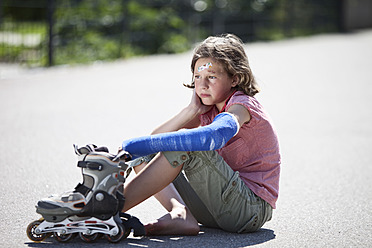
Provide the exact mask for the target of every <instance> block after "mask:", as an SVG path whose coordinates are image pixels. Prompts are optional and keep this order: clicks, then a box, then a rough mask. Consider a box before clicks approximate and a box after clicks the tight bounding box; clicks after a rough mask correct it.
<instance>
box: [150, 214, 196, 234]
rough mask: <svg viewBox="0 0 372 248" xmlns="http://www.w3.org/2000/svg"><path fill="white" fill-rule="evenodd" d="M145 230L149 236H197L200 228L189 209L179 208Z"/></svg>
mask: <svg viewBox="0 0 372 248" xmlns="http://www.w3.org/2000/svg"><path fill="white" fill-rule="evenodd" d="M145 230H146V235H147V236H156V235H197V234H198V233H199V230H200V228H199V225H198V222H197V221H196V219H195V218H194V216H192V214H191V212H190V211H189V210H188V209H187V208H186V209H185V208H177V209H173V210H172V211H171V212H169V213H168V214H166V215H164V216H163V217H161V218H160V219H158V220H156V221H154V222H152V223H149V224H147V225H145Z"/></svg>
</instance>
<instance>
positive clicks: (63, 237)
mask: <svg viewBox="0 0 372 248" xmlns="http://www.w3.org/2000/svg"><path fill="white" fill-rule="evenodd" d="M75 236H76V233H69V234H60V233H58V232H55V233H53V237H54V239H55V240H57V241H58V242H61V243H66V242H68V241H70V240H71V239H73V238H74V237H75Z"/></svg>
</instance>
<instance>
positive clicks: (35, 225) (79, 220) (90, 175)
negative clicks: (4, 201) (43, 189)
mask: <svg viewBox="0 0 372 248" xmlns="http://www.w3.org/2000/svg"><path fill="white" fill-rule="evenodd" d="M74 147H75V153H76V154H77V155H78V165H77V166H78V167H79V168H81V170H82V175H83V183H79V184H78V185H77V186H76V187H75V190H74V191H72V192H65V193H63V194H61V195H52V196H50V197H48V198H44V199H42V200H40V201H38V203H37V205H36V212H37V213H39V214H41V215H42V216H43V218H41V219H40V220H37V221H34V222H32V223H30V224H29V226H28V227H27V235H28V237H29V238H30V239H31V240H33V241H35V242H41V241H43V240H44V239H45V238H47V237H48V236H50V235H51V234H53V236H54V238H55V239H56V240H58V241H59V242H66V241H69V240H70V239H72V238H73V237H74V236H75V235H76V234H78V235H79V236H80V238H81V239H82V240H84V241H86V242H92V241H94V240H95V239H97V238H98V237H100V236H102V234H103V235H105V238H106V239H107V240H108V241H110V242H113V243H116V242H119V241H120V240H122V239H123V238H126V237H128V235H129V234H130V232H131V229H132V228H137V229H138V230H137V233H140V234H141V236H143V235H144V228H143V225H142V223H140V222H139V220H138V219H137V218H135V217H132V216H130V215H127V214H123V213H120V210H121V209H122V208H123V206H124V201H125V199H124V196H123V194H122V188H123V184H124V182H125V171H126V169H127V167H128V166H127V165H126V163H125V162H126V161H128V160H129V159H130V156H129V154H127V153H121V154H120V156H119V154H118V155H116V156H115V155H113V154H110V153H109V152H108V150H107V148H105V147H100V148H97V147H96V146H94V145H87V146H85V147H81V148H78V147H77V146H75V145H74ZM123 216H125V218H124V217H123ZM134 218H135V219H134ZM133 221H134V222H135V226H133V225H128V223H132V222H133ZM142 229H143V230H142ZM138 236H139V235H138Z"/></svg>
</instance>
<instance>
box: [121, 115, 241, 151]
mask: <svg viewBox="0 0 372 248" xmlns="http://www.w3.org/2000/svg"><path fill="white" fill-rule="evenodd" d="M239 127H240V126H239V122H238V120H237V119H236V117H235V116H234V115H233V114H230V113H227V112H224V113H221V114H218V115H217V116H216V117H215V118H214V120H213V122H212V123H211V124H209V125H207V126H203V127H198V128H193V129H183V130H180V131H177V132H169V133H161V134H155V135H149V136H143V137H138V138H133V139H129V140H125V141H124V142H123V144H122V147H123V150H124V151H127V152H129V153H130V154H131V155H132V156H133V158H137V157H141V156H145V155H148V154H153V153H156V152H161V151H211V150H217V149H220V148H222V147H223V146H224V145H225V144H226V143H227V142H228V141H229V140H230V139H231V138H232V137H234V136H235V135H236V134H237V133H238V132H239Z"/></svg>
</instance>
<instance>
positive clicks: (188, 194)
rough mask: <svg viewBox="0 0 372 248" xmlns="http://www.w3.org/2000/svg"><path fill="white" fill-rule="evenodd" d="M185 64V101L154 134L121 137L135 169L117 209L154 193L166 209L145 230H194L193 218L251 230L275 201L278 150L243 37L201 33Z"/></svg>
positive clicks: (236, 229)
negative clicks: (189, 93)
mask: <svg viewBox="0 0 372 248" xmlns="http://www.w3.org/2000/svg"><path fill="white" fill-rule="evenodd" d="M191 71H192V73H193V81H192V84H191V85H186V86H187V87H189V88H193V89H194V93H193V97H192V99H191V102H190V103H189V105H188V106H187V107H185V108H184V109H182V110H181V112H180V113H179V114H177V115H176V116H174V117H173V118H172V119H170V120H168V121H167V122H165V123H164V124H163V125H161V126H160V127H158V128H156V129H155V130H154V131H153V133H152V135H150V136H145V137H140V138H134V139H131V140H126V141H124V142H123V146H122V148H123V150H125V151H127V152H129V153H130V154H131V155H132V156H133V157H134V158H137V159H135V160H134V161H133V164H132V166H135V167H134V168H135V171H136V172H137V173H138V174H137V176H136V177H135V178H134V179H133V180H132V181H131V182H129V183H128V184H127V185H126V186H125V188H124V196H125V198H126V201H125V206H124V208H123V211H124V212H125V211H127V210H129V209H130V208H132V207H134V206H136V205H137V204H139V203H140V202H142V201H144V200H145V199H147V198H148V197H150V196H152V195H154V196H155V197H156V198H157V199H158V200H159V202H160V203H161V204H162V205H163V206H164V207H165V208H166V209H167V210H168V212H169V213H168V214H166V215H165V216H163V217H161V218H160V219H158V220H156V221H154V222H152V223H148V224H147V225H146V226H145V229H146V234H147V235H196V234H198V232H199V225H198V223H201V224H203V225H204V226H207V227H214V228H221V229H223V230H225V231H229V232H237V233H246V232H253V231H256V230H258V229H259V228H261V227H262V225H263V224H264V223H265V222H267V221H269V220H270V219H271V216H272V209H273V208H275V203H276V200H277V198H278V188H279V173H280V154H279V144H278V139H277V136H276V132H275V130H274V129H273V126H272V124H271V121H270V119H269V117H268V115H267V114H266V113H265V111H264V109H263V108H262V106H261V105H260V103H259V102H258V101H257V100H256V99H255V98H254V95H255V94H256V93H258V92H259V89H258V87H257V84H256V82H255V80H254V77H253V75H252V72H251V69H250V67H249V64H248V58H247V55H246V54H245V52H244V48H243V43H242V41H241V40H240V39H239V38H238V37H237V36H235V35H232V34H227V35H222V36H219V37H209V38H207V39H206V40H205V41H204V42H202V43H201V44H200V45H199V46H197V47H196V49H195V51H194V54H193V58H192V62H191ZM181 129H182V130H181ZM149 154H152V155H149ZM182 170H183V172H184V173H181V171H182ZM185 176H186V177H185ZM186 178H187V179H186Z"/></svg>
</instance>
